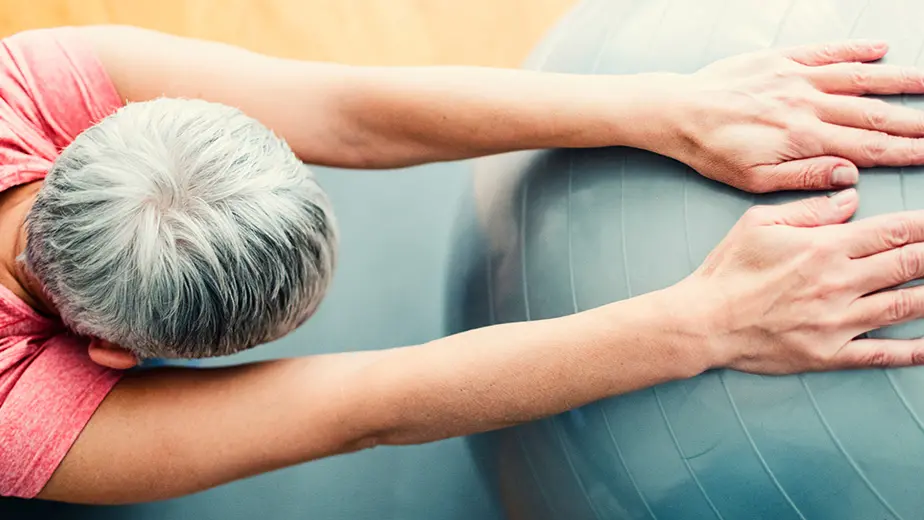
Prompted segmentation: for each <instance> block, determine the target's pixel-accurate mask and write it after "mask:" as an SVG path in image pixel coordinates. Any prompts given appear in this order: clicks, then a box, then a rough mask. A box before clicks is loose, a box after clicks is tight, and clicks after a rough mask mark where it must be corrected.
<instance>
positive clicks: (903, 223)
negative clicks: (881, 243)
mask: <svg viewBox="0 0 924 520" xmlns="http://www.w3.org/2000/svg"><path fill="white" fill-rule="evenodd" d="M912 225H913V223H912V222H911V221H910V220H909V219H908V218H907V217H904V216H902V217H898V218H895V219H893V220H892V221H891V222H890V223H889V225H888V227H886V229H885V230H884V232H883V233H882V235H881V236H882V238H883V240H885V242H886V244H887V245H888V246H889V247H890V248H892V249H894V248H898V247H902V246H905V245H908V244H910V243H911V239H912V237H913V231H912V229H911V228H912Z"/></svg>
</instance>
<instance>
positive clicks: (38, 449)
mask: <svg viewBox="0 0 924 520" xmlns="http://www.w3.org/2000/svg"><path fill="white" fill-rule="evenodd" d="M121 105H122V103H121V102H120V99H119V96H118V94H117V92H116V89H115V87H114V86H113V84H112V82H111V80H110V78H109V76H108V74H107V73H106V71H105V70H104V68H103V65H102V64H101V63H100V61H99V60H98V58H97V57H96V55H95V53H94V51H93V49H92V47H91V46H90V45H88V44H87V43H85V42H83V41H82V40H81V38H80V36H79V31H77V30H76V29H73V28H58V29H41V30H35V31H28V32H23V33H19V34H16V35H13V36H10V37H7V38H4V39H2V40H0V191H2V190H3V189H6V188H9V187H11V186H15V185H17V184H20V183H23V182H29V181H32V180H39V179H41V178H43V177H44V175H45V173H46V172H47V169H48V167H49V166H50V165H51V162H52V161H54V159H55V158H56V157H57V155H58V153H59V152H60V150H61V149H62V148H64V147H66V146H67V145H69V144H70V143H71V141H72V140H73V139H74V138H75V137H76V136H77V135H78V134H80V133H81V132H82V131H84V130H85V129H87V128H88V127H90V126H92V125H93V124H95V123H97V122H98V121H100V120H101V119H103V118H105V117H106V116H107V115H109V114H111V113H112V112H114V111H115V110H117V109H118V108H119V107H120V106H121ZM0 289H2V288H0ZM0 304H4V305H0V495H2V496H15V497H21V498H32V497H34V496H36V495H37V494H38V493H39V492H40V491H41V490H42V489H43V488H44V486H45V484H46V483H47V482H48V480H49V479H50V478H51V476H52V474H53V473H54V471H55V470H56V469H57V468H58V466H59V465H60V463H61V461H62V460H63V459H64V457H65V455H66V454H67V452H68V450H70V448H71V446H72V445H73V443H74V441H75V440H76V439H77V438H78V436H79V435H80V433H81V432H82V431H83V429H84V428H85V426H86V424H87V423H88V422H89V420H90V418H91V417H92V416H93V413H95V411H96V409H97V407H98V406H99V404H100V403H101V402H102V401H103V399H104V398H105V397H106V395H108V393H109V392H110V391H111V389H112V387H113V385H115V383H116V381H118V380H119V378H120V373H119V372H116V371H112V370H109V369H106V368H103V367H101V366H98V365H96V364H95V363H93V362H92V361H91V360H90V359H89V355H88V351H87V348H88V345H87V344H86V341H85V340H83V339H80V338H76V337H72V336H69V335H66V334H63V333H57V332H55V331H54V328H55V325H54V324H52V323H45V322H44V321H43V320H42V319H41V318H40V317H38V316H37V315H34V313H31V312H30V310H29V309H27V308H21V307H24V306H25V304H22V303H21V302H18V300H15V299H14V298H13V297H12V296H10V295H8V294H6V292H5V291H3V290H0ZM29 324H31V325H29ZM14 329H15V330H14ZM26 329H29V330H26Z"/></svg>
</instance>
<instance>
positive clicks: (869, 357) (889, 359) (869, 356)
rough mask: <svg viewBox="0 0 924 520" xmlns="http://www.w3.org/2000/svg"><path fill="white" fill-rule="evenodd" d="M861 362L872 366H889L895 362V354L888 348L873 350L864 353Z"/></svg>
mask: <svg viewBox="0 0 924 520" xmlns="http://www.w3.org/2000/svg"><path fill="white" fill-rule="evenodd" d="M860 364H861V365H862V366H867V367H872V368H888V367H890V366H893V365H894V364H895V355H894V354H892V353H891V352H889V351H887V350H882V349H876V350H872V351H870V352H867V353H865V354H863V356H862V357H861V358H860Z"/></svg>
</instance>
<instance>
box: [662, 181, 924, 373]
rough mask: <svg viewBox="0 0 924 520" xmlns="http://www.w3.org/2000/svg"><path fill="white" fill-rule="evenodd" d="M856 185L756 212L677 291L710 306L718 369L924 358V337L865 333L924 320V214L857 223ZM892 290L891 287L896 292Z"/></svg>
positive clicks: (769, 369) (794, 368)
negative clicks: (868, 335) (920, 281)
mask: <svg viewBox="0 0 924 520" xmlns="http://www.w3.org/2000/svg"><path fill="white" fill-rule="evenodd" d="M857 205H858V195H857V192H856V191H855V190H853V189H850V190H846V191H842V192H839V193H838V194H836V195H834V196H833V197H830V198H829V197H814V198H809V199H804V200H801V201H797V202H794V203H789V204H783V205H779V206H757V207H754V208H752V209H751V210H750V211H748V212H747V213H746V214H745V215H744V216H743V217H742V218H741V219H740V221H739V222H738V223H737V224H736V225H735V227H734V228H732V230H731V231H730V232H729V234H728V235H727V236H726V238H725V239H724V240H723V241H722V242H721V243H720V244H719V245H718V246H717V247H716V248H715V249H714V250H713V251H712V253H711V254H710V255H709V256H708V257H707V258H706V260H705V262H704V263H703V265H702V266H701V267H700V268H699V269H697V270H696V271H695V272H694V273H693V274H692V275H690V276H689V277H688V278H686V279H685V280H684V281H682V282H681V283H679V284H677V285H676V286H674V287H672V288H671V289H668V291H675V290H677V291H682V292H683V295H682V297H680V298H676V297H677V296H679V294H677V293H674V296H673V297H674V298H676V299H677V301H686V302H693V303H694V304H696V306H697V307H699V308H700V309H702V310H703V312H705V313H706V316H705V317H704V319H705V322H706V323H708V324H709V331H708V333H709V338H710V339H709V342H708V345H709V348H710V352H709V355H710V356H711V357H710V359H712V360H713V363H711V365H712V367H713V368H718V367H724V368H731V369H735V370H740V371H745V372H753V373H761V374H791V373H797V372H810V371H824V370H841V369H854V368H868V367H899V366H909V365H916V364H924V340H921V339H910V340H886V339H865V338H858V336H861V335H862V334H864V333H866V332H869V331H871V330H874V329H877V328H880V327H884V326H888V325H893V324H896V323H901V322H905V321H910V320H914V319H919V318H922V317H924V286H922V287H907V288H895V287H896V286H899V285H902V284H904V283H906V282H909V281H913V280H915V279H918V278H922V277H924V211H909V212H902V213H891V214H886V215H882V216H877V217H872V218H867V219H861V220H855V221H852V222H847V221H848V220H849V219H850V217H851V216H852V215H853V214H854V212H855V211H856V209H857ZM890 289H891V290H890Z"/></svg>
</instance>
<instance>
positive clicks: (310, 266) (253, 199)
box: [24, 98, 337, 358]
mask: <svg viewBox="0 0 924 520" xmlns="http://www.w3.org/2000/svg"><path fill="white" fill-rule="evenodd" d="M26 233H27V246H26V251H25V255H24V261H25V263H26V267H27V268H28V269H29V270H30V271H31V272H32V273H33V275H34V276H36V277H37V278H38V280H39V281H40V282H41V283H42V285H43V287H44V289H45V291H46V292H47V293H48V297H49V298H50V299H51V301H52V302H53V303H54V305H55V307H56V308H57V310H58V312H59V313H60V315H61V318H62V320H63V321H64V323H65V325H66V326H68V327H69V328H70V329H71V330H73V331H74V332H75V333H77V334H80V335H85V336H92V337H96V338H99V339H103V340H106V341H110V342H112V343H115V344H117V345H120V346H122V347H123V348H126V349H129V350H131V351H132V352H134V353H135V354H137V355H138V356H140V357H142V358H151V357H165V358H202V357H210V356H221V355H228V354H232V353H234V352H237V351H240V350H244V349H247V348H250V347H252V346H255V345H258V344H260V343H265V342H267V341H272V340H274V339H278V338H279V337H281V336H283V335H285V334H287V333H289V332H290V331H292V330H293V329H295V328H296V327H297V326H299V325H300V324H302V323H303V322H304V321H305V320H306V319H307V318H308V317H309V316H310V315H311V314H312V313H313V312H314V311H315V309H316V307H317V306H318V304H319V303H320V301H321V298H322V296H323V294H324V293H325V292H326V290H327V287H328V285H329V283H330V280H331V276H332V271H333V268H334V262H335V256H336V245H337V232H336V224H335V222H334V217H333V213H332V210H331V207H330V203H329V200H328V198H327V196H326V195H325V193H324V192H323V191H322V189H321V188H320V187H319V186H318V184H317V183H316V181H315V179H314V177H313V176H312V174H311V172H310V171H309V170H308V168H307V167H306V166H305V164H304V163H303V162H302V161H301V160H299V159H298V157H297V156H296V155H295V154H294V153H293V152H292V150H291V149H290V148H289V146H288V145H287V144H286V142H285V141H284V140H282V139H280V138H279V137H277V136H276V135H275V134H274V133H273V132H272V131H271V130H269V129H268V128H266V127H265V126H263V125H262V124H260V123H259V122H258V121H256V120H255V119H253V118H251V117H248V116H246V115H244V114H243V113H242V112H241V111H240V110H237V109H235V108H231V107H228V106H225V105H221V104H216V103H210V102H206V101H200V100H184V99H166V98H165V99H157V100H154V101H148V102H144V103H131V104H129V105H127V106H125V107H123V108H122V109H120V110H119V111H117V112H115V113H114V114H112V115H110V116H109V117H107V118H105V119H104V120H102V121H101V122H99V123H98V124H96V125H94V126H92V127H90V128H89V129H87V130H86V131H84V132H83V133H81V134H80V135H79V136H78V137H77V138H76V139H75V140H74V141H73V143H71V144H70V145H69V146H68V147H67V148H65V149H64V150H63V151H62V153H61V155H60V156H59V157H58V159H57V160H56V161H55V163H54V165H53V166H52V168H51V170H50V171H49V173H48V176H47V178H46V179H45V182H44V186H43V187H42V188H41V190H40V191H39V193H38V197H37V199H36V201H35V204H34V206H33V207H32V209H31V211H30V212H29V214H28V217H27V220H26Z"/></svg>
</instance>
